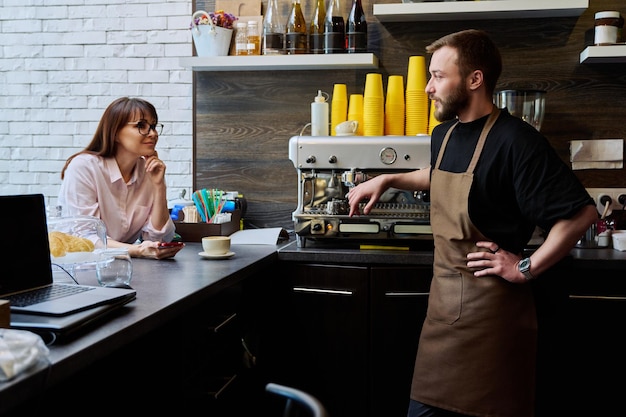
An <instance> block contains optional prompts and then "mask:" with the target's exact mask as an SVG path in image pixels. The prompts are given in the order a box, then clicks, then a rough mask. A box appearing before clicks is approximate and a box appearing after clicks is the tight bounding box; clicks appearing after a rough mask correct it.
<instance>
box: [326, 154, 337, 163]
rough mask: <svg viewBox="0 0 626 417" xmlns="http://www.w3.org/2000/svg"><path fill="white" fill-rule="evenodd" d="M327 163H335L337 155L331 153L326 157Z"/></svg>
mask: <svg viewBox="0 0 626 417" xmlns="http://www.w3.org/2000/svg"><path fill="white" fill-rule="evenodd" d="M328 163H330V164H336V163H337V157H336V156H335V155H331V156H330V157H329V158H328Z"/></svg>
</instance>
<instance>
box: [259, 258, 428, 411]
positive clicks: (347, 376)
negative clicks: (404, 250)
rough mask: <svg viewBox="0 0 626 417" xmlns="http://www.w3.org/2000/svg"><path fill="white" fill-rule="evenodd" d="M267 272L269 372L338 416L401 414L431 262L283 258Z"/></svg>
mask: <svg viewBox="0 0 626 417" xmlns="http://www.w3.org/2000/svg"><path fill="white" fill-rule="evenodd" d="M277 271H280V272H279V273H278V274H277V276H275V277H274V278H273V279H272V283H273V284H272V285H273V286H274V290H273V291H272V293H273V294H274V296H275V297H276V302H275V303H274V309H275V312H274V315H275V316H276V317H280V320H273V321H271V320H268V321H267V322H266V323H267V324H271V325H270V326H269V328H268V329H267V330H266V331H264V332H263V333H264V334H266V335H268V339H269V345H268V346H266V349H267V352H265V355H264V356H265V359H266V361H268V362H269V365H268V372H269V374H268V376H269V378H270V379H272V380H275V381H277V382H279V383H282V384H285V385H290V386H294V387H296V388H299V389H302V390H304V391H307V392H309V393H310V394H312V395H314V396H316V397H317V398H318V399H319V400H320V401H321V402H322V403H323V404H324V405H325V406H326V408H327V409H328V412H329V413H330V414H331V415H336V416H346V417H348V416H372V417H373V416H381V415H384V416H387V417H404V416H406V406H407V405H408V398H409V386H410V380H411V375H412V372H413V362H414V359H415V353H416V351H417V343H418V338H419V333H420V329H421V324H422V322H423V320H424V317H425V314H426V306H427V297H428V290H429V287H430V279H431V275H432V268H431V267H430V266H424V265H413V266H393V265H357V264H332V265H330V264H319V263H301V262H284V261H281V262H280V263H279V268H277Z"/></svg>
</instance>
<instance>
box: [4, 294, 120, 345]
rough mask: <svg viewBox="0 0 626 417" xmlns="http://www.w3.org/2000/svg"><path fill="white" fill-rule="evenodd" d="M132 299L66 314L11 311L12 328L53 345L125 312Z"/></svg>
mask: <svg viewBox="0 0 626 417" xmlns="http://www.w3.org/2000/svg"><path fill="white" fill-rule="evenodd" d="M130 301H132V299H122V300H120V301H117V302H114V303H110V304H104V305H100V306H96V307H93V308H90V309H87V310H82V311H79V312H77V313H71V314H66V315H64V316H49V315H41V314H21V313H11V328H12V329H19V330H29V331H31V332H33V333H37V334H38V335H40V336H41V337H42V338H43V340H44V342H45V343H46V344H47V345H51V344H52V343H54V342H56V341H59V340H65V339H67V338H69V337H73V336H75V335H77V334H81V332H82V331H89V330H90V329H91V328H92V327H93V326H95V325H97V324H98V323H99V322H101V321H102V320H105V319H108V318H109V317H112V316H113V315H114V314H123V313H124V309H122V308H121V307H123V306H125V305H126V304H128V303H129V302H130Z"/></svg>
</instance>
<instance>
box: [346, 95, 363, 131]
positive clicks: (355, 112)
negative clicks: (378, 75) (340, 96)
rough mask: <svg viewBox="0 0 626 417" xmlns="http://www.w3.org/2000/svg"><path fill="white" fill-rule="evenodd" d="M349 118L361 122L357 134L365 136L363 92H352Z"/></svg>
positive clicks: (349, 103)
mask: <svg viewBox="0 0 626 417" xmlns="http://www.w3.org/2000/svg"><path fill="white" fill-rule="evenodd" d="M348 120H354V121H356V122H358V123H359V125H358V127H357V130H356V135H357V136H363V94H350V101H349V102H348Z"/></svg>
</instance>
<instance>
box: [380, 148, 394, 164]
mask: <svg viewBox="0 0 626 417" xmlns="http://www.w3.org/2000/svg"><path fill="white" fill-rule="evenodd" d="M379 156H380V161H381V162H382V163H383V164H385V165H391V164H393V163H394V162H396V159H398V154H397V153H396V150H395V149H393V148H391V147H389V146H387V147H386V148H383V150H382V151H380V154H379Z"/></svg>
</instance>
